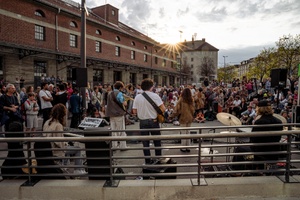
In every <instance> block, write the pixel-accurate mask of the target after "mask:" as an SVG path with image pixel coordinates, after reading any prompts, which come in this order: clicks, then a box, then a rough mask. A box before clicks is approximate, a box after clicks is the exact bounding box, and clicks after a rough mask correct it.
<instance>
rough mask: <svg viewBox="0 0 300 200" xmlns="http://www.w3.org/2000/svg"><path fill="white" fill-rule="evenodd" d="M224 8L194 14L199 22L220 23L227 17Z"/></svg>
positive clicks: (214, 8)
mask: <svg viewBox="0 0 300 200" xmlns="http://www.w3.org/2000/svg"><path fill="white" fill-rule="evenodd" d="M227 15H228V14H227V11H226V7H222V8H217V7H213V8H212V9H211V10H209V11H208V12H203V11H198V12H196V14H195V16H196V18H197V19H198V20H199V21H201V22H222V21H223V20H225V18H226V17H227Z"/></svg>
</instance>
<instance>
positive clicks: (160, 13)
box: [159, 8, 166, 19]
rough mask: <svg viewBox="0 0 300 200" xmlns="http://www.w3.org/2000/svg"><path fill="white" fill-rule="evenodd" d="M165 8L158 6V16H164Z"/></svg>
mask: <svg viewBox="0 0 300 200" xmlns="http://www.w3.org/2000/svg"><path fill="white" fill-rule="evenodd" d="M165 15H166V14H165V9H164V8H160V9H159V18H160V19H161V18H164V17H165Z"/></svg>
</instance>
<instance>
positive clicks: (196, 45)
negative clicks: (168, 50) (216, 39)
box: [181, 38, 219, 52]
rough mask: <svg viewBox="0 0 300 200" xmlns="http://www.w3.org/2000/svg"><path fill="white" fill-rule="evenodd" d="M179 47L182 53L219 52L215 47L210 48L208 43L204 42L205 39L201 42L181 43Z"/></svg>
mask: <svg viewBox="0 0 300 200" xmlns="http://www.w3.org/2000/svg"><path fill="white" fill-rule="evenodd" d="M181 45H182V46H183V47H182V49H183V51H186V52H187V51H219V49H217V48H216V47H214V46H212V45H211V44H209V43H208V42H206V41H205V38H203V39H202V40H195V41H193V40H192V41H185V42H182V43H181Z"/></svg>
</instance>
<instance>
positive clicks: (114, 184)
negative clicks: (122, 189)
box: [103, 133, 120, 187]
mask: <svg viewBox="0 0 300 200" xmlns="http://www.w3.org/2000/svg"><path fill="white" fill-rule="evenodd" d="M111 134H112V133H111ZM111 134H110V136H111ZM112 141H113V140H111V141H110V142H109V160H110V165H109V180H107V181H106V182H105V183H104V186H103V187H118V185H119V182H120V181H119V180H114V178H113V174H114V169H113V167H112V166H113V162H114V160H113V159H112V156H113V150H112Z"/></svg>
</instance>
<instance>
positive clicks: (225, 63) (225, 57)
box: [223, 56, 228, 68]
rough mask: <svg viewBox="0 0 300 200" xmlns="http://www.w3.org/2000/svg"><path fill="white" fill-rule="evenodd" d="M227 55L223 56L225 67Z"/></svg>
mask: <svg viewBox="0 0 300 200" xmlns="http://www.w3.org/2000/svg"><path fill="white" fill-rule="evenodd" d="M226 57H228V56H223V58H224V68H225V66H226Z"/></svg>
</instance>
